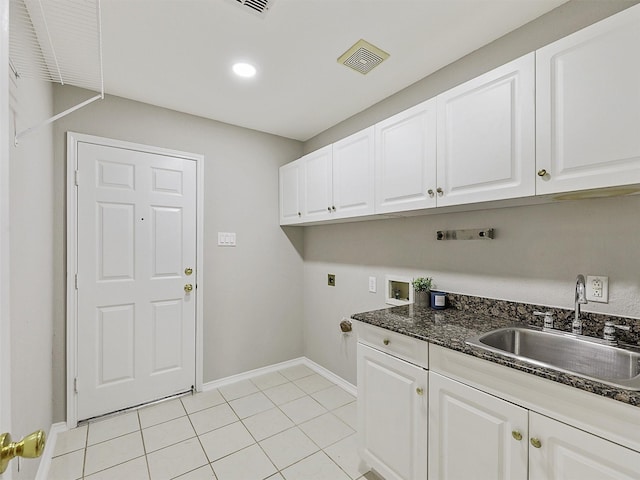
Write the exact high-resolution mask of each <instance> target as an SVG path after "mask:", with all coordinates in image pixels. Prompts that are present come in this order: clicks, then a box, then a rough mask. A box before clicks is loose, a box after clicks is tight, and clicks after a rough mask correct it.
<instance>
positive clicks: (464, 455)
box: [429, 372, 640, 480]
mask: <svg viewBox="0 0 640 480" xmlns="http://www.w3.org/2000/svg"><path fill="white" fill-rule="evenodd" d="M527 465H528V468H527ZM429 478H430V479H437V480H459V479H467V478H473V479H477V480H498V479H505V480H506V479H509V480H517V479H521V480H526V479H527V478H528V479H529V480H614V479H615V480H631V479H636V480H637V479H638V478H640V453H639V452H636V451H634V450H631V449H629V448H625V447H623V446H621V445H618V444H616V443H614V442H610V441H608V440H605V439H603V438H600V437H598V436H596V435H593V434H591V433H587V432H585V431H583V430H580V429H578V428H575V427H572V426H570V425H567V424H565V423H562V422H559V421H557V420H554V419H552V418H549V417H546V416H544V415H540V414H539V413H536V412H534V411H530V410H528V409H526V408H523V407H520V406H518V405H515V404H513V403H511V402H507V401H506V400H503V399H501V398H498V397H496V396H493V395H490V394H488V393H485V392H483V391H481V390H478V389H476V388H473V387H470V386H468V385H465V384H463V383H460V382H458V381H455V380H452V379H450V378H447V377H444V376H442V375H439V374H437V373H434V372H430V373H429Z"/></svg>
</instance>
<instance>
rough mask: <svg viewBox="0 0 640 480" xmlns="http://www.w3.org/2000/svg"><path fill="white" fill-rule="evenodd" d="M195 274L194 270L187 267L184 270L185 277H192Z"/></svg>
mask: <svg viewBox="0 0 640 480" xmlns="http://www.w3.org/2000/svg"><path fill="white" fill-rule="evenodd" d="M192 273H193V268H191V267H187V268H185V269H184V274H185V275H191V274H192Z"/></svg>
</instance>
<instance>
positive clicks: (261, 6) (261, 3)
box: [236, 0, 275, 18]
mask: <svg viewBox="0 0 640 480" xmlns="http://www.w3.org/2000/svg"><path fill="white" fill-rule="evenodd" d="M274 2H275V0H236V3H239V4H240V5H242V6H243V7H245V8H244V10H245V11H247V12H250V13H253V14H254V15H258V16H259V17H262V18H264V17H266V15H267V12H268V11H269V9H270V8H271V7H272V6H273V3H274Z"/></svg>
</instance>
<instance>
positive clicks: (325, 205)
mask: <svg viewBox="0 0 640 480" xmlns="http://www.w3.org/2000/svg"><path fill="white" fill-rule="evenodd" d="M332 158H333V156H332V146H331V145H327V146H326V147H323V148H321V149H320V150H316V151H315V152H312V153H309V154H308V155H305V156H304V157H302V158H301V159H300V160H298V161H299V162H302V190H301V191H302V220H303V221H319V220H326V219H328V218H330V217H331V212H332V210H331V207H332V204H333V194H332V189H333V186H332V183H333V173H332Z"/></svg>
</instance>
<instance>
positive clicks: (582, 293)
mask: <svg viewBox="0 0 640 480" xmlns="http://www.w3.org/2000/svg"><path fill="white" fill-rule="evenodd" d="M586 294H587V288H586V286H585V283H584V275H578V276H577V277H576V295H575V301H576V316H575V318H574V319H573V323H572V324H571V333H574V334H576V335H582V320H580V304H583V305H584V304H585V303H587V296H586Z"/></svg>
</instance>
